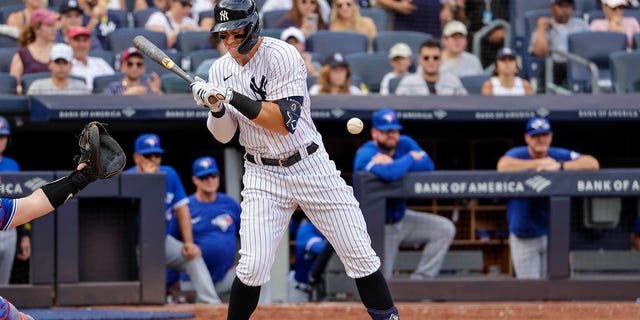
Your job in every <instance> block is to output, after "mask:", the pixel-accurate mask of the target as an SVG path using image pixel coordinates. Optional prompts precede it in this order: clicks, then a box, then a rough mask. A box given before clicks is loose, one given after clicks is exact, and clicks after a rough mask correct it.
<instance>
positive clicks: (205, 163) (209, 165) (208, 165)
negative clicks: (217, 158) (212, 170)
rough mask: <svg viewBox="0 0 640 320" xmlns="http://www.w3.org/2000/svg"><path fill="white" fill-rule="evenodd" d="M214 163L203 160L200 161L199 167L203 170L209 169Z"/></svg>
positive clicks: (209, 160)
mask: <svg viewBox="0 0 640 320" xmlns="http://www.w3.org/2000/svg"><path fill="white" fill-rule="evenodd" d="M212 164H213V163H212V162H211V159H202V160H200V162H199V163H198V165H199V166H200V167H202V168H203V169H208V168H209V167H211V165H212Z"/></svg>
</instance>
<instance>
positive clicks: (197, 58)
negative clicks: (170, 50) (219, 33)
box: [189, 49, 220, 71]
mask: <svg viewBox="0 0 640 320" xmlns="http://www.w3.org/2000/svg"><path fill="white" fill-rule="evenodd" d="M211 58H220V51H218V50H215V49H204V50H196V51H192V52H191V54H190V55H189V66H190V67H189V70H191V71H195V70H196V69H197V68H198V66H200V64H201V63H202V62H203V61H205V60H207V59H211Z"/></svg>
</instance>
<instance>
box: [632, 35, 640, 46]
mask: <svg viewBox="0 0 640 320" xmlns="http://www.w3.org/2000/svg"><path fill="white" fill-rule="evenodd" d="M639 47H640V33H634V34H633V50H638V48H639Z"/></svg>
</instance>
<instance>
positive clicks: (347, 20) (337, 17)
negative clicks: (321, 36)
mask: <svg viewBox="0 0 640 320" xmlns="http://www.w3.org/2000/svg"><path fill="white" fill-rule="evenodd" d="M358 8H359V6H358V5H357V4H356V2H355V0H334V1H333V4H332V6H331V16H330V18H329V30H331V31H351V32H358V33H362V34H364V35H366V36H367V37H368V38H369V46H370V47H371V45H372V44H373V38H374V37H375V36H376V34H377V33H378V30H377V29H376V24H375V22H373V19H371V18H369V17H365V16H362V15H360V9H358Z"/></svg>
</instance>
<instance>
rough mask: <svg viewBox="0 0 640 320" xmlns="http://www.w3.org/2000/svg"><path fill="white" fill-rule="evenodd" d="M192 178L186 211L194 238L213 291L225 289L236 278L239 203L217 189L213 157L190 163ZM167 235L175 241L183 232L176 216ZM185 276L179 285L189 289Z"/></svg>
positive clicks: (218, 182)
mask: <svg viewBox="0 0 640 320" xmlns="http://www.w3.org/2000/svg"><path fill="white" fill-rule="evenodd" d="M192 168H193V169H192V172H193V176H192V177H191V181H192V182H193V184H194V185H195V186H196V192H195V193H194V194H192V195H190V196H189V212H190V213H191V224H192V226H193V241H194V242H195V244H196V245H197V246H198V247H200V250H201V251H202V258H204V262H205V264H206V265H207V269H209V273H210V274H211V280H213V282H214V287H215V290H216V293H218V294H220V293H223V292H228V291H229V290H230V289H231V284H232V283H233V279H234V277H235V270H234V268H233V261H234V259H235V256H236V236H237V235H238V230H240V212H241V210H240V205H239V204H238V202H236V200H234V199H233V198H231V197H230V196H228V195H226V194H224V193H222V192H218V187H219V186H220V171H219V170H218V165H217V164H216V160H215V159H214V158H212V157H201V158H198V159H196V160H195V161H194V162H193V167H192ZM170 229H171V231H170V234H171V235H172V236H174V237H175V238H176V239H178V240H182V235H181V234H180V231H179V230H178V226H177V223H175V219H173V220H172V221H171V228H170ZM188 280H189V279H188V276H186V275H184V274H181V287H182V289H183V290H186V289H187V288H188V285H187V284H188V283H190V282H189V281H188Z"/></svg>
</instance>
